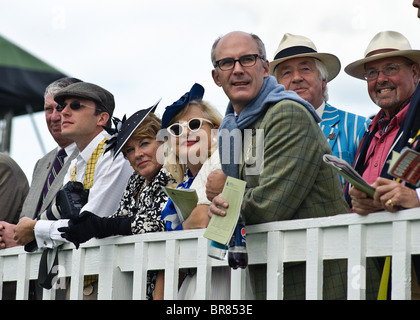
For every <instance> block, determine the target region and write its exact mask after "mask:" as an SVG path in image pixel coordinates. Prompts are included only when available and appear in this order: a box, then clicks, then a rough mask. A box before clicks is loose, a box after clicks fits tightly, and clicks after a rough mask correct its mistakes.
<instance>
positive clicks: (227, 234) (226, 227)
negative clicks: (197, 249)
mask: <svg viewBox="0 0 420 320" xmlns="http://www.w3.org/2000/svg"><path fill="white" fill-rule="evenodd" d="M245 186H246V182H245V181H242V180H239V179H236V178H232V177H230V176H228V177H227V179H226V182H225V186H224V187H223V191H222V198H223V199H225V200H226V201H227V202H228V203H229V207H228V208H227V210H226V216H224V217H222V216H218V215H215V214H214V215H213V216H212V218H211V219H210V222H209V224H208V226H207V229H206V231H205V232H204V237H206V238H207V239H210V240H213V241H216V242H218V243H221V244H224V245H227V244H228V242H229V240H230V238H231V237H232V234H233V231H234V230H235V227H236V224H237V223H238V218H239V213H240V211H241V204H242V199H243V196H244V192H245Z"/></svg>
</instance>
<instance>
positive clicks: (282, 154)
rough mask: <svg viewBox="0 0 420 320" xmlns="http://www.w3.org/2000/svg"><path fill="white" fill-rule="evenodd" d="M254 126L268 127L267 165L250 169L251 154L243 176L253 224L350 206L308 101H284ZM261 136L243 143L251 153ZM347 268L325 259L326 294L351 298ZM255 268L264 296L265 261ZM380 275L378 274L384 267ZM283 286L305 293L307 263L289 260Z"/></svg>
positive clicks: (287, 292)
mask: <svg viewBox="0 0 420 320" xmlns="http://www.w3.org/2000/svg"><path fill="white" fill-rule="evenodd" d="M251 128H252V129H263V130H264V147H263V148H264V154H263V156H264V162H263V163H264V166H263V168H262V170H261V172H260V173H259V174H257V175H255V174H254V175H250V174H247V170H246V169H247V166H248V165H249V164H246V163H245V162H246V160H247V157H246V155H245V156H244V157H243V161H242V164H241V165H240V177H241V179H243V180H244V181H246V182H247V186H246V191H245V194H244V200H243V203H242V212H243V214H244V216H245V220H246V224H247V225H249V224H257V223H263V222H269V221H279V220H290V219H302V218H316V217H325V216H331V215H335V214H340V213H348V212H350V209H349V207H348V205H347V203H346V201H345V200H344V197H343V194H342V187H341V183H340V180H339V177H338V175H337V174H336V173H335V172H334V171H333V169H331V168H330V167H329V166H328V165H327V164H325V163H324V162H323V160H322V156H323V154H325V153H329V154H331V148H330V146H329V144H328V142H327V141H326V139H325V137H324V135H323V133H322V131H321V129H320V127H319V126H318V125H317V124H316V122H315V121H314V119H313V117H312V116H311V115H310V113H309V112H308V111H307V110H306V109H305V108H304V107H303V106H302V105H300V104H299V103H296V102H293V101H290V100H283V101H281V102H278V103H276V104H274V105H273V106H271V107H270V108H269V109H268V110H267V112H266V113H265V114H264V115H262V116H260V117H259V118H258V119H257V120H256V121H255V122H254V123H253V124H252V125H251ZM253 131H254V130H253ZM255 131H256V130H255ZM256 136H257V134H255V136H253V138H252V146H247V145H244V146H243V148H244V150H245V153H246V150H247V149H248V148H249V149H251V150H252V154H253V155H258V152H257V149H256V148H257V147H258V146H257V145H256V144H257V141H256V140H257V138H256ZM346 270H347V266H346V261H345V260H328V261H325V262H324V280H323V281H324V282H323V298H324V299H345V298H346V290H347V275H346ZM250 272H251V279H253V288H254V293H255V294H256V297H257V299H264V298H265V294H264V293H265V283H266V280H267V279H266V278H267V273H266V270H265V267H264V266H260V265H256V266H250ZM376 275H377V278H378V277H379V276H378V272H376ZM368 286H369V284H368ZM283 288H284V298H285V299H304V298H305V264H304V263H289V264H285V268H284V285H283Z"/></svg>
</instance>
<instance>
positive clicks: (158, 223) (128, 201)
mask: <svg viewBox="0 0 420 320" xmlns="http://www.w3.org/2000/svg"><path fill="white" fill-rule="evenodd" d="M173 183H176V181H175V180H174V179H173V178H172V176H171V174H170V173H169V172H168V171H167V170H166V169H165V168H163V167H162V169H161V170H160V171H159V172H158V174H157V175H156V176H155V177H154V178H153V180H152V181H150V182H149V183H148V184H147V183H146V179H145V178H144V177H142V176H140V175H139V174H137V173H136V172H134V173H133V174H132V176H131V177H130V179H129V181H128V184H127V188H126V189H125V191H124V194H123V196H122V197H121V201H120V205H119V208H118V210H117V212H116V213H114V214H113V215H112V217H131V218H132V222H131V232H132V233H133V234H140V233H148V232H159V231H165V224H164V222H163V221H162V220H161V212H162V210H163V208H164V207H165V205H166V202H167V201H168V196H167V195H166V194H165V192H163V190H162V188H161V187H162V186H167V185H170V184H173ZM157 273H158V272H157V271H148V272H147V299H153V292H154V288H155V283H156V277H157Z"/></svg>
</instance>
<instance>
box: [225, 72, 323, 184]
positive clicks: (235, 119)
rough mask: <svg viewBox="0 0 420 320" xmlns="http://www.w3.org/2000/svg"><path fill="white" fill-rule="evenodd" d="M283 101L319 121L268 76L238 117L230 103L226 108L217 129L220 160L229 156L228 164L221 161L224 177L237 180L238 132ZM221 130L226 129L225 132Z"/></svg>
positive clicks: (289, 92)
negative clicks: (226, 147)
mask: <svg viewBox="0 0 420 320" xmlns="http://www.w3.org/2000/svg"><path fill="white" fill-rule="evenodd" d="M283 99H288V100H293V101H296V102H298V103H300V104H302V105H303V106H304V107H305V108H306V109H308V111H309V112H310V113H311V114H312V116H313V117H314V119H315V121H316V122H320V121H321V119H320V118H319V116H318V115H317V114H316V112H315V109H314V108H313V107H312V105H311V104H310V103H309V102H307V101H305V100H303V99H302V98H301V97H299V96H298V94H297V93H295V92H294V91H288V90H285V88H284V86H283V85H280V84H278V83H277V80H276V79H275V78H274V77H273V76H268V77H267V78H265V79H264V83H263V85H262V87H261V90H260V92H259V93H258V95H257V96H256V97H255V99H254V100H252V101H251V102H250V103H249V104H247V105H246V106H245V108H244V109H243V110H242V111H241V113H240V114H239V116H236V115H235V112H234V110H233V106H232V104H231V103H230V102H229V104H228V106H227V109H226V115H225V117H224V119H223V121H222V124H221V125H220V128H219V154H220V159H221V160H222V159H223V158H224V157H223V154H225V153H226V152H228V153H229V154H230V159H229V162H228V163H224V162H225V161H222V170H223V172H224V173H225V175H226V176H232V177H234V178H239V159H240V153H241V152H242V150H239V148H240V147H241V144H238V143H235V140H236V139H238V138H240V139H242V137H239V136H238V135H242V134H241V133H240V131H239V130H242V129H245V128H248V127H249V125H251V124H252V123H253V122H255V121H256V120H257V119H258V118H259V117H260V116H261V115H262V114H264V113H265V112H266V111H267V109H268V108H269V107H270V106H271V105H273V104H274V103H277V102H279V101H281V100H283ZM223 129H227V131H226V130H223ZM235 129H239V130H235ZM227 133H229V137H225V135H226V134H227ZM227 138H229V139H230V140H229V141H230V145H229V150H227V151H225V150H223V149H224V144H223V143H222V141H223V140H224V139H227Z"/></svg>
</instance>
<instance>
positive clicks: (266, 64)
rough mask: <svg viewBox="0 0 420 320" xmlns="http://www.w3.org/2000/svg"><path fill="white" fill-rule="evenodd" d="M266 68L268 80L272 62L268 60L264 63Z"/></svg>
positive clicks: (265, 76) (265, 74)
mask: <svg viewBox="0 0 420 320" xmlns="http://www.w3.org/2000/svg"><path fill="white" fill-rule="evenodd" d="M263 67H264V78H267V77H268V76H269V75H270V62H269V61H268V60H267V59H266V60H265V63H263Z"/></svg>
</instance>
